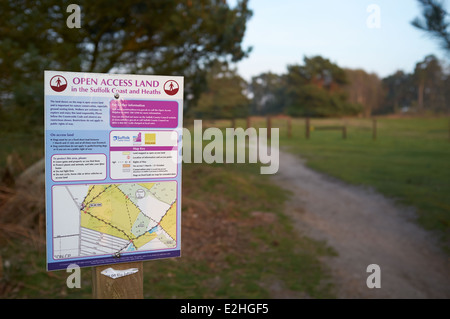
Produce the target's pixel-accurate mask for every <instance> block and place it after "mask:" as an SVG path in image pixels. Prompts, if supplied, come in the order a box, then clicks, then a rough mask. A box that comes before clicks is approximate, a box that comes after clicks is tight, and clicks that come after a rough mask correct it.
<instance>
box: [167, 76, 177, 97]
mask: <svg viewBox="0 0 450 319" xmlns="http://www.w3.org/2000/svg"><path fill="white" fill-rule="evenodd" d="M179 89H180V86H179V85H178V83H177V82H176V81H174V80H169V81H167V82H166V83H164V92H166V93H167V94H168V95H175V94H177V93H178V90H179Z"/></svg>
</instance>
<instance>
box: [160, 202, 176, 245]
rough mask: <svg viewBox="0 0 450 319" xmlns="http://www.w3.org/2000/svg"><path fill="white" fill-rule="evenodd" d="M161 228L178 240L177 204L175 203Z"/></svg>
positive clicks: (164, 218)
mask: <svg viewBox="0 0 450 319" xmlns="http://www.w3.org/2000/svg"><path fill="white" fill-rule="evenodd" d="M161 227H162V228H163V229H164V230H165V231H166V232H167V234H169V236H170V237H172V239H173V240H175V241H176V240H177V203H176V202H175V203H173V204H172V206H171V207H170V209H169V210H168V211H167V213H166V215H164V217H163V218H162V219H161Z"/></svg>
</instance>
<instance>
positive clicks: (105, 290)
mask: <svg viewBox="0 0 450 319" xmlns="http://www.w3.org/2000/svg"><path fill="white" fill-rule="evenodd" d="M110 267H111V268H113V269H115V270H125V269H129V268H137V269H138V272H137V273H134V274H131V275H128V276H124V277H120V278H116V279H112V278H110V277H108V276H105V275H102V274H101V272H102V271H103V270H105V269H107V268H110ZM92 297H93V298H94V299H143V298H144V267H143V262H142V261H139V262H130V263H119V264H113V265H105V266H97V267H93V269H92Z"/></svg>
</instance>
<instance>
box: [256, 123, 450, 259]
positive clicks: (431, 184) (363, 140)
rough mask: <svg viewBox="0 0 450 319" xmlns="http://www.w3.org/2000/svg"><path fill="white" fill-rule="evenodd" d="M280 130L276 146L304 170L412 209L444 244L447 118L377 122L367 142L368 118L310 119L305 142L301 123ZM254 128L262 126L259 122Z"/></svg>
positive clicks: (449, 203) (448, 226) (448, 199)
mask: <svg viewBox="0 0 450 319" xmlns="http://www.w3.org/2000/svg"><path fill="white" fill-rule="evenodd" d="M272 123H273V124H272V125H273V127H280V144H281V146H283V147H285V148H287V149H288V150H289V151H291V152H293V153H296V154H299V155H300V156H302V157H303V158H305V159H306V160H307V165H308V166H309V167H311V168H313V169H316V170H318V171H321V172H324V173H326V174H329V175H331V176H334V177H336V178H339V179H341V180H343V181H346V182H349V183H352V184H357V185H365V186H369V187H372V188H374V189H376V190H377V191H378V192H380V193H382V194H384V195H386V196H388V197H391V198H393V199H395V200H396V201H397V202H398V203H400V204H403V205H408V206H413V207H415V208H416V209H417V213H418V222H419V224H421V225H422V226H423V227H425V228H426V229H429V230H433V231H436V232H437V233H438V234H439V235H440V237H442V238H443V245H444V248H445V249H446V250H447V251H449V249H450V247H449V246H448V242H449V240H450V196H449V194H450V136H449V124H450V122H449V119H448V118H444V117H442V118H396V119H394V118H379V119H378V120H377V137H376V140H373V138H372V120H371V119H312V120H311V122H310V123H311V124H310V125H311V127H312V132H311V133H310V138H309V139H306V138H305V120H302V119H295V120H293V122H292V127H293V129H292V138H290V139H289V138H288V137H287V129H286V120H285V119H274V120H273V121H272ZM256 125H260V126H264V125H265V121H263V120H259V121H257V122H256ZM332 125H347V139H343V138H342V132H341V131H323V130H316V129H315V128H317V127H320V126H332Z"/></svg>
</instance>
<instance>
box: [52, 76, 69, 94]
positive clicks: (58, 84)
mask: <svg viewBox="0 0 450 319" xmlns="http://www.w3.org/2000/svg"><path fill="white" fill-rule="evenodd" d="M50 87H51V88H52V89H53V91H55V92H62V91H64V90H65V89H66V87H67V80H66V79H65V78H64V77H63V76H62V75H55V76H54V77H52V78H51V79H50Z"/></svg>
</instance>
